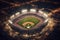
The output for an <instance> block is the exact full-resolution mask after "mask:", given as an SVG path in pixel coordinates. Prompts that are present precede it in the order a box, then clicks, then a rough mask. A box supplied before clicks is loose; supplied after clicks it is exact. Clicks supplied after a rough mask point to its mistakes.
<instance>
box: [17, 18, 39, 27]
mask: <svg viewBox="0 0 60 40" xmlns="http://www.w3.org/2000/svg"><path fill="white" fill-rule="evenodd" d="M39 21H40V20H38V19H37V18H35V17H25V18H23V19H22V20H20V21H19V22H18V24H19V25H21V26H23V25H22V24H23V23H25V22H33V23H34V25H29V26H35V25H36V24H37V23H39ZM27 25H28V24H27Z"/></svg>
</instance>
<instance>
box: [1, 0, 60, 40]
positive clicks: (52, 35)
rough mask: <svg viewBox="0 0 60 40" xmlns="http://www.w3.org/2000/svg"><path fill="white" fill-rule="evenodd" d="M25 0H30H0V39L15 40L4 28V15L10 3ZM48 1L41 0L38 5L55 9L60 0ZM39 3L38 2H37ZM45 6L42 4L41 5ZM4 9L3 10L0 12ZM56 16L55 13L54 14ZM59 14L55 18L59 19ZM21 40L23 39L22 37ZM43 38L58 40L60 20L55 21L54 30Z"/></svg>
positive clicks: (5, 15) (6, 14)
mask: <svg viewBox="0 0 60 40" xmlns="http://www.w3.org/2000/svg"><path fill="white" fill-rule="evenodd" d="M27 1H31V0H0V40H15V38H12V37H10V36H9V35H8V34H7V33H6V32H5V31H4V30H3V28H4V26H5V24H4V21H6V20H7V19H6V17H7V16H8V10H9V8H8V7H10V6H11V5H10V3H15V2H20V3H23V2H27ZM47 1H50V2H51V3H50V2H46V1H44V2H43V1H41V2H40V3H41V4H40V5H41V6H42V7H45V8H49V9H56V8H59V7H60V3H59V2H60V0H47ZM53 2H56V3H57V4H53ZM38 4H39V3H38ZM42 4H43V5H45V6H43V5H42ZM3 10H4V12H2V11H3ZM59 14H60V12H59ZM55 16H56V15H55ZM59 18H60V16H58V17H57V18H56V19H58V20H60V19H59ZM22 40H23V39H22ZM45 40H60V22H57V23H56V25H55V28H54V31H53V32H52V33H50V35H49V36H48V37H47V38H46V39H45Z"/></svg>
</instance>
